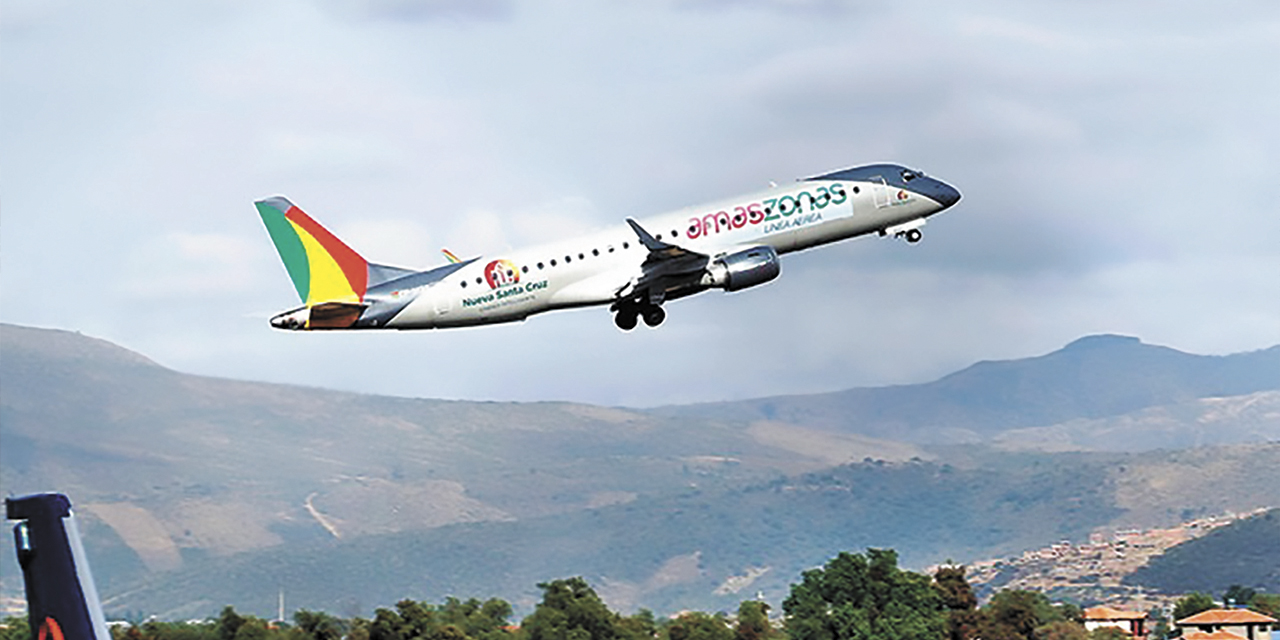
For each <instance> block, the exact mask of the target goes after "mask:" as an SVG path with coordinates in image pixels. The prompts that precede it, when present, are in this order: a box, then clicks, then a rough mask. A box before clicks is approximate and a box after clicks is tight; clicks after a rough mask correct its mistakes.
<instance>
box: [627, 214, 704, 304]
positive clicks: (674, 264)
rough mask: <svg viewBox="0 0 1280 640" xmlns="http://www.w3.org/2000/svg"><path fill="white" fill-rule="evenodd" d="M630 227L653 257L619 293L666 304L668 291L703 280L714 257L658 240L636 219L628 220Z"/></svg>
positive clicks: (642, 265)
mask: <svg viewBox="0 0 1280 640" xmlns="http://www.w3.org/2000/svg"><path fill="white" fill-rule="evenodd" d="M627 224H628V225H631V229H632V230H633V231H635V232H636V236H638V237H639V238H640V242H641V244H643V245H644V246H645V248H646V249H648V250H649V255H647V256H645V259H644V262H643V263H642V264H641V265H640V268H641V274H640V277H638V278H636V279H635V280H633V281H632V282H631V283H630V285H629V286H628V287H626V288H624V289H623V290H622V291H621V292H619V294H620V296H629V295H634V294H639V293H643V292H647V295H648V298H649V300H648V302H649V303H650V304H662V300H663V298H664V297H665V296H666V292H667V290H668V289H670V288H674V287H676V286H679V285H682V284H688V283H690V281H693V280H696V279H700V278H701V276H702V273H703V272H704V271H705V270H706V268H707V263H708V262H709V261H710V260H711V256H708V255H707V254H705V253H698V252H697V251H690V250H688V249H685V248H683V247H680V246H677V245H674V244H670V243H667V242H663V241H661V240H658V239H657V238H655V237H653V235H652V234H650V233H649V232H648V231H646V230H645V229H644V227H641V226H640V223H638V222H636V221H635V220H634V219H632V218H627Z"/></svg>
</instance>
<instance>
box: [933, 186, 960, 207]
mask: <svg viewBox="0 0 1280 640" xmlns="http://www.w3.org/2000/svg"><path fill="white" fill-rule="evenodd" d="M933 182H934V185H933V188H932V189H930V190H929V191H930V192H929V193H928V194H927V195H928V196H929V197H930V198H933V199H934V200H936V201H937V202H938V204H940V205H942V208H943V209H946V208H948V207H950V206H951V205H953V204H955V203H957V202H960V192H959V191H958V190H956V188H955V187H953V186H951V185H949V184H947V183H945V182H943V181H941V180H934V181H933Z"/></svg>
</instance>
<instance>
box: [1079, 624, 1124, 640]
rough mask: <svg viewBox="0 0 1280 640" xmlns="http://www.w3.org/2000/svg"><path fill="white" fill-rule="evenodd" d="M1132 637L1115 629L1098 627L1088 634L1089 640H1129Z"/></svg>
mask: <svg viewBox="0 0 1280 640" xmlns="http://www.w3.org/2000/svg"><path fill="white" fill-rule="evenodd" d="M1132 637H1133V636H1131V635H1129V634H1127V633H1125V632H1124V631H1121V630H1120V629H1117V628H1115V627H1098V628H1097V629H1094V630H1093V632H1092V633H1090V634H1089V640H1129V639H1130V638H1132Z"/></svg>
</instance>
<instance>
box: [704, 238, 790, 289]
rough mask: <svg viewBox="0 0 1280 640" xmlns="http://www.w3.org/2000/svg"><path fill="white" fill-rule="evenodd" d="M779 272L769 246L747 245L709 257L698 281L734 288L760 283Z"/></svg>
mask: <svg viewBox="0 0 1280 640" xmlns="http://www.w3.org/2000/svg"><path fill="white" fill-rule="evenodd" d="M779 273H782V263H781V262H779V260H778V252H777V251H774V250H773V247H770V246H767V245H766V246H759V247H751V248H750V249H744V250H742V251H739V252H737V253H730V254H728V255H724V256H720V257H718V258H714V259H712V260H711V263H710V264H708V265H707V272H706V273H705V274H703V276H702V284H703V285H705V286H708V287H720V288H722V289H724V290H725V291H738V290H740V289H746V288H747V287H754V286H756V285H758V284H764V283H766V282H768V281H770V280H773V279H774V278H776V277H778V274H779Z"/></svg>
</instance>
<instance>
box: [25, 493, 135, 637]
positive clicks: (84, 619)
mask: <svg viewBox="0 0 1280 640" xmlns="http://www.w3.org/2000/svg"><path fill="white" fill-rule="evenodd" d="M4 506H5V517H7V518H8V519H10V520H19V521H20V522H18V524H17V525H15V526H14V527H13V538H14V546H15V547H17V551H18V564H20V565H22V578H23V582H24V583H25V584H26V590H27V619H28V621H29V623H30V625H31V630H32V634H31V635H32V638H33V640H111V634H110V633H109V632H108V631H107V620H106V617H105V616H104V615H103V614H102V603H101V601H100V600H98V590H97V587H96V586H94V583H93V576H92V575H91V574H90V573H89V562H88V560H86V559H85V555H84V546H83V545H82V544H81V543H80V530H79V528H78V527H77V526H76V521H75V517H74V516H73V515H72V513H71V500H69V499H68V498H67V496H65V495H63V494H60V493H40V494H35V495H30V496H23V497H21V498H5V501H4Z"/></svg>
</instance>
